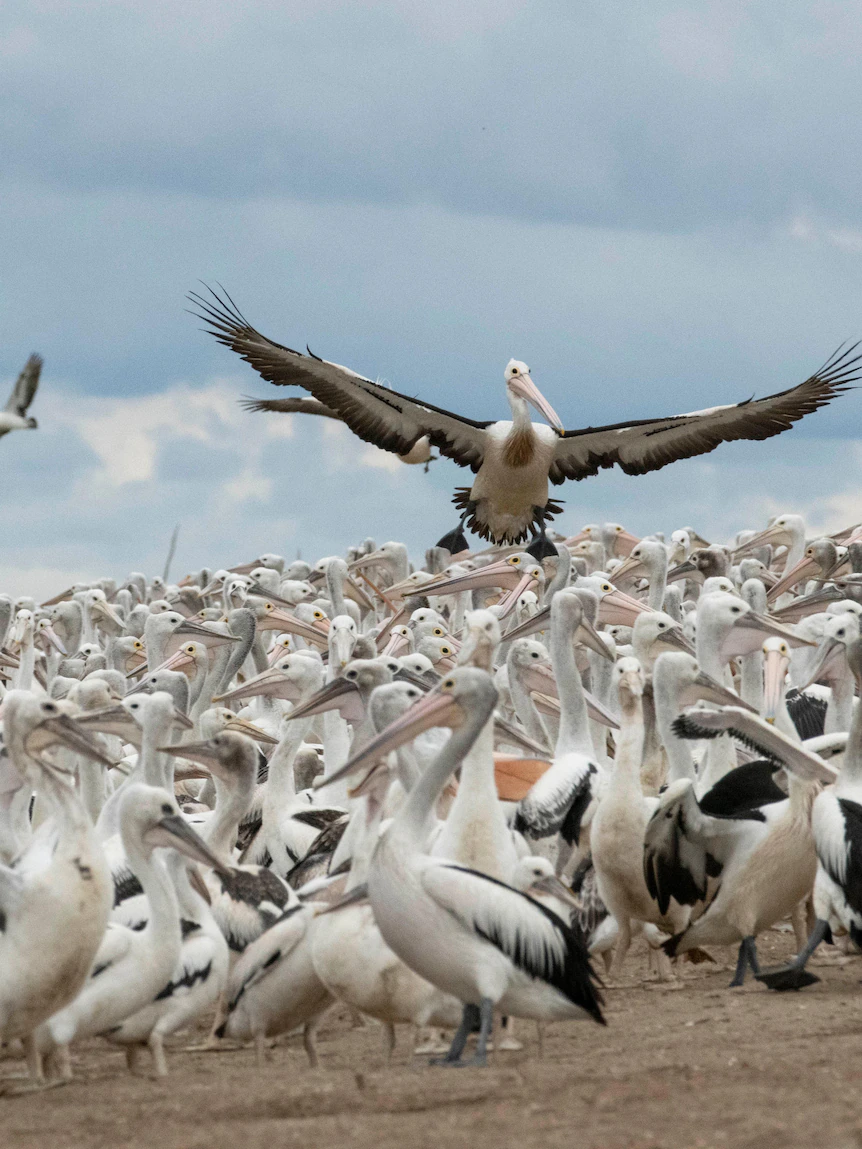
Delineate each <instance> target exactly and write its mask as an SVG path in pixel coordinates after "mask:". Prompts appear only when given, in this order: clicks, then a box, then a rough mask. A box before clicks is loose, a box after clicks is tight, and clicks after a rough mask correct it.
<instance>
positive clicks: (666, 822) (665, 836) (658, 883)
mask: <svg viewBox="0 0 862 1149" xmlns="http://www.w3.org/2000/svg"><path fill="white" fill-rule="evenodd" d="M764 821H765V818H764V815H763V814H762V813H761V812H760V811H759V810H750V811H746V812H743V813H739V814H735V815H733V816H732V817H726V818H715V817H710V816H708V815H706V814H704V813H703V812H702V811H701V809H700V806H699V805H698V801H697V798H696V796H695V793H694V787H693V786H692V783H691V782H690V781H689V780H688V779H687V778H683V779H680V780H679V781H678V782H674V783H672V784H671V785H670V786H668V788H667V790H665V792H664V793H663V794H662V795H660V797H659V802H658V806H657V807H656V809H655V811H654V813H653V816H652V817H651V818H650V820H649V822H648V823H647V828H646V833H645V835H644V879H645V881H646V886H647V889H648V890H649V894H650V897H651V898H653V900H654V901H655V902H656V904H657V905H658V908H659V912H660V913H662V914H666V913H667V911H668V907H669V905H670V901H671V898H673V899H674V900H675V901H677V902H679V904H680V905H681V906H693V905H695V904H696V903H697V902H700V901H703V899H704V898H705V897H706V882H707V878H716V877H718V876H719V874H720V873H721V870H722V859H723V858H724V857H725V856H726V854H727V847H728V846H731V847H732V844H733V840H734V839H735V838H737V837H738V836H739V835H741V834H744V833H747V832H748V830H747V826H746V823H748V824H749V825H750V824H751V823H752V822H764Z"/></svg>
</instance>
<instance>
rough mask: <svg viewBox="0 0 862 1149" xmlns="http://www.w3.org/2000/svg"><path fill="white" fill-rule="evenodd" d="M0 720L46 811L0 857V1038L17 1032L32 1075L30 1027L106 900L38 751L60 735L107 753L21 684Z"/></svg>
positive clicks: (80, 971) (57, 783)
mask: <svg viewBox="0 0 862 1149" xmlns="http://www.w3.org/2000/svg"><path fill="white" fill-rule="evenodd" d="M3 725H4V740H5V744H6V752H7V753H8V755H9V758H10V759H11V761H12V763H13V764H14V766H15V769H16V771H17V772H19V773H20V775H21V778H22V781H23V782H24V784H25V785H28V784H29V785H28V789H29V786H33V785H35V786H36V787H37V789H38V792H39V794H40V797H44V799H45V801H46V802H47V804H48V806H49V808H50V812H51V814H52V815H53V817H52V825H48V824H47V823H46V824H45V829H46V830H49V831H50V833H49V835H48V838H47V841H46V838H45V836H44V835H41V836H40V835H36V836H34V838H33V840H32V842H31V843H30V846H29V847H28V848H26V849H25V850H24V851H23V852H22V853H21V854H20V855H19V856H18V857H17V859H16V860H15V865H14V866H6V865H0V923H2V928H0V970H2V977H0V1041H4V1042H5V1041H11V1040H12V1039H13V1038H15V1037H23V1038H24V1039H25V1043H26V1045H27V1053H28V1065H29V1069H30V1073H31V1076H32V1077H33V1078H35V1079H36V1080H39V1079H41V1076H42V1065H41V1058H40V1057H39V1055H38V1053H37V1052H36V1048H35V1045H34V1043H33V1042H32V1040H31V1035H32V1034H33V1032H34V1030H35V1029H36V1028H37V1026H39V1025H40V1024H41V1023H42V1022H43V1021H45V1020H46V1019H47V1018H48V1017H50V1016H51V1014H52V1013H54V1012H55V1011H56V1010H58V1009H62V1008H63V1007H64V1006H65V1005H67V1004H68V1003H69V1002H70V1001H71V1000H72V999H73V998H74V997H75V995H76V994H77V993H78V990H79V989H80V988H81V986H82V985H83V984H84V981H85V979H86V976H87V971H88V970H89V967H90V963H91V961H92V960H93V957H94V955H95V953H96V950H97V949H98V946H99V943H100V941H101V940H102V935H103V934H104V932H105V926H106V925H107V922H108V914H109V912H110V908H111V876H110V871H109V870H108V866H107V863H106V861H105V858H104V855H103V853H102V850H101V847H100V845H99V842H98V839H97V837H96V834H95V832H94V830H93V825H92V823H91V821H90V819H89V818H88V816H87V813H86V811H85V809H84V806H83V804H82V802H81V799H80V797H79V795H78V794H77V793H76V792H75V790H74V789H73V788H72V787H71V786H69V785H68V781H67V779H66V777H64V774H65V771H63V770H61V769H60V768H59V767H57V766H55V765H53V764H52V763H51V762H49V761H48V760H47V759H46V758H44V757H43V756H42V753H41V752H42V751H43V750H44V749H47V747H48V746H50V745H51V744H53V743H59V744H61V745H65V746H67V747H68V748H69V749H71V750H74V751H76V752H78V753H80V754H86V755H87V756H88V757H93V758H96V759H97V760H99V761H102V762H104V763H106V764H109V759H106V758H104V757H103V756H102V753H101V751H100V749H99V748H98V747H97V746H96V744H95V742H93V741H92V740H91V739H90V738H89V737H88V736H87V735H86V734H85V733H84V732H82V731H80V730H79V729H78V728H77V726H76V725H75V723H74V722H73V721H72V719H70V718H69V717H68V716H67V715H64V714H62V713H61V711H60V708H59V706H58V705H57V703H56V702H52V701H50V700H48V699H41V700H40V699H38V698H36V697H35V696H34V695H32V694H28V693H26V692H24V691H20V692H19V691H10V692H9V693H8V694H7V695H6V698H5V699H4V703H3ZM26 792H27V791H25V793H26ZM5 797H6V795H5V794H4V798H5Z"/></svg>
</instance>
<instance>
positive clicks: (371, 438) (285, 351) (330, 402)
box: [189, 289, 491, 471]
mask: <svg viewBox="0 0 862 1149" xmlns="http://www.w3.org/2000/svg"><path fill="white" fill-rule="evenodd" d="M208 290H209V291H210V295H211V296H212V298H211V299H206V298H204V297H203V296H201V295H198V294H197V292H192V293H191V294H190V295H189V299H191V301H192V302H193V303H194V304H195V305H196V306H197V307H198V308H200V311H197V312H193V314H196V315H197V316H198V318H199V319H203V321H204V322H205V323H206V324H208V329H209V332H210V334H211V335H214V336H215V338H216V339H218V341H219V342H220V343H223V344H224V345H225V347H229V348H230V349H231V351H235V352H236V353H237V355H240V356H241V357H242V358H243V359H245V361H246V363H250V364H251V366H252V367H253V368H254V369H255V371H257V372H258V374H260V375H261V376H262V377H263V378H264V379H266V380H267V382H269V383H276V384H278V385H279V386H281V387H289V386H294V387H304V388H305V389H306V391H310V392H311V394H312V395H313V396H314V398H315V399H317V400H319V401H320V402H321V403H322V404H323V405H324V406H326V407H329V408H331V410H333V411H335V412H336V414H337V415H338V417H339V418H340V419H343V420H344V422H345V423H346V424H347V426H348V427H349V428H350V430H351V431H352V432H353V433H354V435H358V436H359V438H360V439H364V440H365V442H366V443H373V444H374V445H375V446H376V447H380V448H382V449H383V450H384V451H393V452H394V453H395V454H396V455H406V454H407V453H408V452H409V451H410V449H411V448H412V447H413V445H414V444H415V443H416V441H417V439H421V438H422V436H423V435H427V436H428V439H429V441H430V442H431V444H432V446H434V447H436V448H437V449H438V450H439V451H440V453H441V455H445V456H446V457H447V458H449V459H454V460H455V462H456V463H459V464H460V465H461V466H462V467H470V468H472V470H474V471H478V470H479V468H480V467H481V465H482V460H483V458H484V455H485V428H486V427H489V426H490V425H491V423H490V422H484V423H482V422H477V421H476V420H475V419H468V418H466V417H465V416H463V415H455V414H453V413H452V412H451V411H445V410H444V409H443V408H442V407H435V406H434V404H433V403H426V402H425V401H424V400H422V399H411V398H409V397H408V396H407V395H402V394H400V392H398V391H391V390H390V389H389V388H388V387H382V386H381V385H380V384H379V383H372V381H371V380H370V379H365V378H363V376H362V375H357V374H356V372H355V371H351V370H350V369H349V368H348V367H341V366H340V365H339V364H338V363H329V362H327V361H326V360H325V359H319V358H318V357H317V356H316V355H313V354H311V353H310V352H309V354H308V355H303V354H302V353H301V352H299V351H292V350H291V349H290V348H289V347H283V346H282V345H281V344H280V343H275V342H273V340H271V339H267V337H266V336H265V335H261V334H260V332H259V331H256V330H255V329H254V328H253V327H252V326H251V324H250V323H248V322H247V320H246V319H245V318H244V317H243V316H242V315H241V313H240V312H239V310H238V309H237V307H236V305H235V304H234V302H233V300H232V299H231V298H230V296H229V295H228V294H227V293H226V292H223V294H222V295H217V294H216V293H215V292H214V291H212V290H211V289H208Z"/></svg>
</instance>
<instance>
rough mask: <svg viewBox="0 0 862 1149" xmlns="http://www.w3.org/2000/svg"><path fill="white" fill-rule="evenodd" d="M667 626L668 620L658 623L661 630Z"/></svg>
mask: <svg viewBox="0 0 862 1149" xmlns="http://www.w3.org/2000/svg"><path fill="white" fill-rule="evenodd" d="M666 626H667V623H666V622H660V623H659V624H658V628H659V630H664V629H665V627H666Z"/></svg>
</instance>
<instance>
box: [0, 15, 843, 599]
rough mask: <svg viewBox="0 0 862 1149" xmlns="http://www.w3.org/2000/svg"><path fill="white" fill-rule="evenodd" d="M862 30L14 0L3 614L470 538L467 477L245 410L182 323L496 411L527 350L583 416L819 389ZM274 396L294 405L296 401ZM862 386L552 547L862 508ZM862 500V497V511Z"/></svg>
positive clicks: (832, 309) (601, 492) (4, 185)
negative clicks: (33, 603) (276, 560)
mask: <svg viewBox="0 0 862 1149" xmlns="http://www.w3.org/2000/svg"><path fill="white" fill-rule="evenodd" d="M860 55H862V16H860V14H859V10H858V8H857V7H856V6H854V5H849V4H846V3H830V2H822V3H818V2H817V0H808V2H805V3H794V2H791V3H788V4H785V5H775V4H774V3H771V2H767V0H747V2H744V3H743V2H739V0H720V2H716V3H708V2H702V3H685V2H684V0H681V2H677V3H666V2H664V0H652V3H650V4H634V3H630V4H614V5H609V4H606V3H598V2H595V3H585V2H579V0H559V2H557V3H554V2H551V0H545V2H527V0H467V2H465V0H435V3H434V4H428V3H427V2H426V0H390V2H385V0H377V2H362V0H301V2H292V0H272V2H269V0H246V2H245V3H243V4H241V5H240V4H236V3H233V2H228V0H200V2H198V0H194V2H192V0H170V2H167V0H166V2H160V0H80V2H78V3H76V4H69V3H67V2H66V0H38V2H35V0H34V2H31V3H25V2H20V0H19V2H16V0H6V2H5V3H4V4H3V6H2V10H1V11H0V156H2V164H0V242H2V252H3V259H2V261H0V381H2V383H3V385H4V386H7V385H11V383H12V381H13V379H14V377H15V375H16V374H17V372H18V370H19V369H20V367H21V365H22V363H23V361H24V359H25V358H26V356H27V354H28V353H29V352H30V351H31V350H38V351H40V352H41V353H42V354H43V355H44V356H45V370H44V373H43V380H42V388H41V390H40V393H39V396H38V399H37V401H36V403H35V405H34V408H33V410H34V413H35V414H36V416H37V417H38V419H39V425H40V429H39V431H38V432H36V433H26V434H25V433H22V434H15V435H10V436H8V437H6V438H5V439H3V440H2V443H0V475H2V492H3V496H2V498H0V588H2V589H4V590H10V591H12V592H15V593H20V592H24V591H25V590H28V589H32V590H33V591H34V593H38V594H41V593H43V592H48V591H50V590H52V589H60V586H59V584H62V583H65V582H66V581H67V580H68V579H69V578H70V577H94V576H96V575H99V574H113V575H116V576H121V575H123V574H124V573H126V572H127V571H128V570H130V569H143V570H147V571H150V572H156V571H158V570H160V568H161V566H162V564H163V562H164V555H165V552H166V549H167V545H168V540H169V537H170V533H171V531H172V529H173V526H174V524H175V523H177V522H178V523H180V525H181V532H180V544H179V551H178V556H177V567H176V568H175V573H180V568H181V569H182V570H187V569H191V568H193V567H196V566H200V565H202V564H204V563H206V564H209V565H222V564H227V563H233V562H238V561H241V560H243V559H245V558H247V557H251V556H253V555H255V554H258V553H260V552H261V551H263V550H275V551H279V552H281V553H283V554H286V555H288V556H291V557H292V556H293V555H295V554H296V553H297V551H301V552H302V553H303V555H306V556H317V555H319V554H324V553H332V552H333V551H335V550H341V549H343V548H344V546H345V545H346V544H347V543H348V542H350V541H352V540H355V539H357V538H361V537H363V536H364V535H366V534H371V535H373V536H375V537H376V538H377V539H378V541H383V540H384V539H385V538H390V537H395V538H403V539H406V540H407V541H409V542H410V544H411V546H413V547H414V549H415V551H416V553H417V554H419V553H421V550H422V549H423V547H424V546H426V545H428V544H429V543H431V542H433V541H434V540H435V539H436V538H437V537H438V536H439V535H440V534H441V533H442V532H443V531H445V530H447V529H449V528H450V527H451V526H452V525H454V516H453V513H452V510H451V508H450V506H449V496H450V493H451V489H452V487H453V486H454V485H455V484H456V483H458V482H461V481H463V480H462V478H461V476H459V474H458V472H457V468H455V467H454V465H453V464H450V463H448V462H439V463H436V464H435V465H434V466H433V467H432V469H431V471H430V473H429V474H427V475H425V474H423V472H422V470H421V468H405V467H402V466H400V465H398V464H396V463H394V462H393V460H392V459H391V457H389V456H385V455H383V454H381V453H380V452H378V451H376V450H375V449H373V448H369V447H367V446H366V445H365V444H363V443H360V442H358V441H356V440H352V439H351V437H350V436H349V435H348V434H347V433H346V432H344V431H343V430H340V429H339V428H338V427H335V426H331V425H328V426H322V425H319V424H317V423H314V422H313V421H310V420H305V421H303V420H301V419H300V418H299V417H297V418H289V417H284V416H274V415H273V416H263V415H252V414H247V413H245V412H243V411H242V410H241V409H240V408H239V407H238V406H237V404H236V399H237V398H238V397H240V396H242V395H243V394H252V395H266V394H267V393H268V392H276V389H275V388H270V386H269V385H268V384H265V383H263V382H262V381H261V380H259V379H258V378H257V377H256V376H255V375H254V373H253V372H252V371H251V370H250V369H249V368H247V367H246V366H245V365H244V364H243V363H241V362H240V361H239V360H237V359H236V358H235V357H233V356H232V355H231V354H230V353H229V352H228V351H226V350H225V349H223V348H221V347H220V346H219V345H218V344H216V343H215V342H214V341H213V340H211V339H209V338H208V337H207V336H205V335H204V334H202V333H201V332H200V330H199V327H200V324H199V323H198V322H196V321H195V320H194V319H193V318H192V317H191V316H190V315H188V314H187V313H186V312H185V311H184V306H185V304H184V295H185V293H186V291H188V290H189V289H192V288H195V287H196V286H197V284H198V281H199V280H203V281H206V282H216V281H218V282H221V283H223V284H224V285H225V286H226V287H227V288H228V290H229V291H230V292H231V294H232V295H233V297H234V298H235V299H236V300H237V301H238V302H239V304H240V305H241V307H242V308H243V310H244V311H245V313H246V314H247V316H248V317H249V318H250V319H251V320H252V322H254V323H255V324H256V325H257V326H259V327H260V328H261V329H262V330H263V331H265V332H266V333H268V334H271V335H272V336H273V337H274V338H276V339H278V340H279V341H281V342H285V343H288V344H291V345H294V346H304V345H305V344H306V343H308V344H309V345H310V346H311V347H312V348H313V349H314V350H315V351H316V352H317V353H318V354H321V355H324V356H326V357H327V358H332V359H335V360H336V361H338V362H341V363H347V364H350V365H351V366H353V367H354V368H356V369H357V370H359V371H362V372H363V373H365V374H367V375H370V376H371V377H372V378H380V379H383V380H386V381H389V382H390V383H391V384H392V385H393V386H395V387H398V388H399V389H401V390H406V391H414V392H416V393H418V394H421V395H425V396H427V397H428V398H430V399H433V400H435V401H436V402H438V403H441V404H442V405H444V406H445V405H448V406H451V407H454V408H455V409H456V410H462V411H463V412H464V413H465V414H470V415H473V416H478V417H486V418H487V417H494V416H497V415H499V416H501V417H502V416H504V415H505V410H506V408H505V399H504V396H503V392H502V387H501V380H502V371H503V367H504V366H505V363H506V361H507V360H508V359H509V358H510V357H511V356H514V357H516V358H520V359H524V360H526V361H527V362H528V363H529V364H530V366H531V368H532V371H533V376H534V378H535V379H536V381H537V383H538V384H539V386H540V387H541V388H542V389H543V390H544V391H545V393H546V394H547V395H548V397H549V399H550V400H551V402H552V403H553V405H554V406H555V407H556V408H557V410H558V411H559V412H560V413H561V415H562V417H563V419H564V421H565V422H566V424H567V425H568V426H574V427H577V426H584V425H587V424H591V423H604V422H612V421H617V420H619V419H622V418H624V417H627V416H629V415H631V416H640V417H644V416H649V415H664V414H669V413H672V412H675V411H685V410H691V409H694V408H697V407H699V406H705V405H710V404H713V403H717V402H730V401H735V400H738V399H741V398H744V397H747V396H748V395H750V394H752V393H760V394H765V393H769V392H770V391H774V390H777V389H779V388H782V387H786V386H789V385H791V384H794V383H796V382H799V381H801V380H802V379H803V378H805V377H806V375H808V374H809V373H810V372H811V371H812V370H813V369H814V368H816V367H817V366H819V365H820V363H821V362H822V361H823V360H824V359H825V358H826V357H827V356H828V354H829V353H830V352H831V351H832V350H833V349H834V348H835V347H836V346H837V345H838V344H839V343H841V342H842V341H843V340H845V339H848V338H858V337H860V336H862V200H861V199H860V196H859V188H860V187H862V149H860V148H859V147H858V146H857V138H858V131H859V128H858V125H859V123H860V119H862V116H860V113H862V84H860V80H859V69H858V61H859V58H860ZM279 393H281V394H283V392H279ZM860 432H862V396H859V395H858V394H850V395H848V396H845V397H844V398H843V399H841V400H839V401H838V402H837V403H836V404H835V405H834V407H833V408H832V409H831V410H830V411H828V412H826V413H820V414H818V415H815V416H813V417H812V418H810V419H808V420H806V421H805V422H804V423H803V425H802V426H801V427H800V428H798V429H796V430H794V431H792V432H790V433H788V434H786V435H783V436H781V437H779V438H778V439H774V440H771V441H770V442H768V443H765V444H739V445H731V446H726V447H723V448H720V449H719V450H718V451H716V452H715V453H714V454H713V455H711V456H709V457H707V458H705V459H700V460H692V461H690V462H686V463H681V464H677V465H675V466H673V467H672V468H669V469H667V470H665V471H662V472H659V473H657V474H654V475H651V476H647V477H644V478H627V477H625V476H622V475H618V474H611V473H609V472H606V473H604V474H603V475H601V476H600V477H598V478H596V479H592V480H587V481H586V482H583V483H579V484H574V483H572V484H569V485H568V486H566V487H565V488H563V489H562V490H561V492H560V493H561V495H562V497H563V498H564V499H565V500H566V511H565V514H564V516H562V517H561V519H560V520H558V522H559V524H560V525H561V526H563V527H565V528H571V529H572V530H574V529H576V528H578V527H579V526H580V525H582V524H583V523H584V522H588V521H595V520H596V519H599V520H602V519H614V520H620V521H622V522H624V523H626V525H627V526H630V527H631V528H632V529H634V530H636V531H648V530H666V531H668V530H672V529H673V528H674V527H675V526H679V525H684V524H688V523H691V524H693V525H695V526H697V527H698V529H699V530H701V531H702V532H703V533H705V534H707V535H712V536H714V537H716V538H722V537H725V536H726V535H727V534H729V533H730V532H732V531H734V530H736V529H738V528H740V527H741V526H743V525H746V524H751V525H758V524H760V523H762V522H763V521H764V520H765V518H766V517H767V516H768V515H770V514H773V513H776V512H779V511H782V510H799V511H802V512H803V513H804V514H806V516H807V517H808V519H809V521H810V523H811V527H812V529H824V528H832V527H838V526H841V525H844V524H846V523H849V522H850V521H852V520H856V519H859V518H862V491H860V490H859V483H858V476H859V473H860V466H862V440H860V439H859V436H860ZM857 491H858V492H859V493H857Z"/></svg>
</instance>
